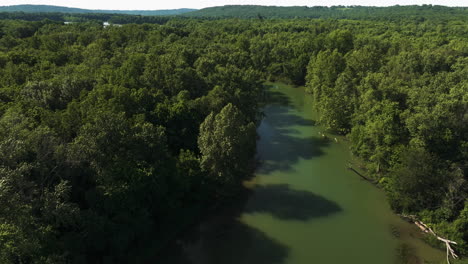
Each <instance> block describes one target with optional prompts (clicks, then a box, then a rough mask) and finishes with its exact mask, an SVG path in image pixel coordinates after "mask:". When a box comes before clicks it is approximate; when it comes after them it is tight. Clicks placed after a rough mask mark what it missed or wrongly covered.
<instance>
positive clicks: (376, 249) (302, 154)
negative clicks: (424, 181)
mask: <svg viewBox="0 0 468 264" xmlns="http://www.w3.org/2000/svg"><path fill="white" fill-rule="evenodd" d="M268 91H269V92H268V94H269V98H270V100H269V103H268V104H267V105H266V106H265V108H264V112H265V117H264V119H263V121H262V123H261V124H260V126H259V128H258V134H259V136H260V138H259V140H258V143H257V148H258V150H257V151H258V159H259V166H258V168H257V170H256V172H255V176H254V177H253V178H252V179H251V180H249V181H247V182H245V186H246V189H247V191H246V193H245V194H244V195H243V196H242V197H240V198H239V201H238V202H236V203H235V204H234V205H232V206H228V208H226V209H223V211H221V212H219V213H216V214H214V215H212V216H209V217H206V219H205V220H203V221H202V223H201V224H199V225H198V226H196V227H194V228H193V230H191V231H190V232H188V234H187V235H186V237H184V238H182V239H180V240H179V241H177V245H178V246H179V251H178V252H177V253H172V254H171V255H172V257H171V258H174V259H172V260H171V261H169V262H170V263H187V264H189V263H191V264H251V263H252V264H254V263H255V264H263V263H264V264H275V263H278V264H311V263H317V264H342V263H347V264H395V263H402V262H401V261H399V259H400V258H399V256H401V255H406V256H408V258H407V260H408V261H407V263H424V262H423V260H425V261H427V262H428V263H443V260H444V253H443V252H441V251H439V250H436V249H433V248H431V247H430V246H428V245H426V244H425V243H423V242H422V241H421V240H420V239H419V236H420V235H419V232H418V230H417V229H416V228H415V227H414V226H412V225H410V224H408V223H406V222H404V221H402V220H400V218H399V217H398V216H396V215H395V214H394V213H392V212H391V210H390V208H389V205H388V203H387V201H386V199H385V195H384V193H383V192H382V191H381V190H379V189H377V188H376V187H375V186H373V185H372V184H371V183H369V182H367V181H365V180H363V179H361V178H360V177H359V176H358V175H357V174H355V173H353V172H352V171H350V170H347V168H346V167H347V164H348V162H349V161H350V160H351V159H352V157H351V155H350V153H349V150H348V145H347V143H346V142H345V141H344V140H343V139H342V138H337V140H338V142H336V141H335V139H334V137H335V136H329V137H328V138H330V139H331V140H327V139H324V138H323V137H322V136H321V133H322V131H323V128H321V127H320V126H318V125H316V124H315V121H314V112H313V107H312V99H311V96H308V95H307V94H306V93H305V92H304V90H303V88H293V87H290V86H287V85H284V84H280V83H274V84H270V85H269V90H268Z"/></svg>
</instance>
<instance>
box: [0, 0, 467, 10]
mask: <svg viewBox="0 0 468 264" xmlns="http://www.w3.org/2000/svg"><path fill="white" fill-rule="evenodd" d="M19 4H35V5H38V4H43V5H58V6H68V7H79V8H88V9H127V10H142V9H143V10H155V9H173V8H183V7H187V8H204V7H210V6H221V5H239V4H241V5H247V4H249V5H279V6H317V5H320V6H332V5H363V6H389V5H397V4H398V5H415V4H416V5H421V4H433V5H445V6H467V5H468V0H309V1H307V0H282V1H279V0H197V1H193V0H192V1H189V0H127V1H111V0H0V6H3V5H19Z"/></svg>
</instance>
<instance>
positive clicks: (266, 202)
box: [244, 184, 342, 221]
mask: <svg viewBox="0 0 468 264" xmlns="http://www.w3.org/2000/svg"><path fill="white" fill-rule="evenodd" d="M341 210H342V209H341V207H340V206H339V205H338V204H337V203H335V202H333V201H330V200H327V199H326V198H323V197H321V196H318V195H316V194H313V193H310V192H306V191H299V190H294V189H291V188H289V186H288V185H285V184H278V185H267V186H257V187H256V188H255V190H254V191H253V195H252V199H250V202H249V204H248V205H247V207H246V208H245V210H244V212H246V213H268V214H272V215H273V216H275V217H277V218H280V219H285V220H301V221H306V220H309V219H312V218H318V217H326V216H329V215H331V214H334V213H337V212H340V211H341Z"/></svg>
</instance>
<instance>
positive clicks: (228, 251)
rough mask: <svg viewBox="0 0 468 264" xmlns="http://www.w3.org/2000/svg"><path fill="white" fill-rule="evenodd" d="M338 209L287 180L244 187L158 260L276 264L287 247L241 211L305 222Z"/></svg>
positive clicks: (183, 263) (188, 263) (186, 263)
mask: <svg viewBox="0 0 468 264" xmlns="http://www.w3.org/2000/svg"><path fill="white" fill-rule="evenodd" d="M340 211H342V209H341V207H340V206H339V205H338V204H336V203H335V202H333V201H329V200H327V199H325V198H323V197H321V196H318V195H315V194H313V193H310V192H306V191H299V190H294V189H291V188H290V187H289V186H288V185H283V184H281V185H266V186H256V187H255V188H253V189H250V188H245V189H244V191H243V192H242V195H241V197H240V198H239V200H236V202H235V203H233V204H231V205H230V206H228V207H227V208H226V209H223V210H220V211H218V212H215V213H214V215H212V216H209V217H207V219H206V220H205V221H203V223H202V224H201V225H198V226H197V227H196V228H194V229H192V230H191V232H189V233H188V234H186V236H185V237H183V238H182V239H180V240H178V241H177V242H174V245H173V246H172V247H171V250H170V251H168V252H166V258H162V259H160V261H158V263H164V264H165V263H174V264H218V263H227V264H238V263H243V264H250V263H252V264H254V263H255V264H262V263H264V264H270V263H271V264H275V263H277V264H280V263H284V262H285V260H286V259H287V257H288V255H289V251H290V249H289V247H288V246H286V245H284V244H281V243H280V242H279V241H276V240H274V239H272V238H270V237H268V236H267V235H266V234H265V233H263V232H262V231H260V230H258V229H256V228H254V227H251V226H248V225H246V224H244V223H242V222H241V221H240V220H239V219H240V216H241V214H243V213H247V214H252V213H264V214H270V215H272V216H273V217H276V218H279V219H282V220H299V221H306V220H310V219H313V218H319V217H326V216H329V215H331V214H334V213H338V212H340Z"/></svg>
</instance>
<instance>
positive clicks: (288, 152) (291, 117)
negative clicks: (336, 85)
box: [257, 91, 329, 174]
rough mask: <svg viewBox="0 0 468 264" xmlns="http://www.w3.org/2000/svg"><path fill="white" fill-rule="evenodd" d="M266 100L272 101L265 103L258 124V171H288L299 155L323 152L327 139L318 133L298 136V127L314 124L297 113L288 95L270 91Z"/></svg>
mask: <svg viewBox="0 0 468 264" xmlns="http://www.w3.org/2000/svg"><path fill="white" fill-rule="evenodd" d="M269 100H271V102H273V103H271V104H269V105H268V106H266V107H264V114H265V118H264V119H263V120H262V123H261V124H260V126H259V128H258V134H259V135H260V140H259V141H258V142H257V149H258V154H257V158H258V159H259V161H260V164H259V166H258V169H257V172H258V173H260V174H270V173H272V172H275V171H290V170H292V166H293V165H294V164H295V163H297V162H298V161H299V159H311V158H313V157H316V156H321V155H323V154H324V152H323V148H324V147H326V146H327V145H328V144H329V141H328V140H326V139H323V138H321V137H319V136H308V137H301V129H305V128H308V127H313V126H315V121H314V120H312V119H305V118H303V117H302V116H300V115H298V114H297V112H295V111H294V106H293V105H292V103H291V101H290V99H289V98H288V97H287V96H286V95H284V94H282V93H280V92H275V91H271V92H269Z"/></svg>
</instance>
